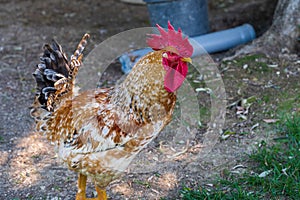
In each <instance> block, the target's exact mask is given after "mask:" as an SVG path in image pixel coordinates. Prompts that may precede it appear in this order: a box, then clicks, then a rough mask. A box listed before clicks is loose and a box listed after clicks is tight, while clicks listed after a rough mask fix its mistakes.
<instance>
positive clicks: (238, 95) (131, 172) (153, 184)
mask: <svg viewBox="0 0 300 200" xmlns="http://www.w3.org/2000/svg"><path fill="white" fill-rule="evenodd" d="M275 5H276V3H274V2H273V1H271V0H263V1H252V2H250V3H249V2H248V1H244V0H213V1H210V4H209V12H210V16H209V18H210V25H211V30H212V31H217V30H222V29H226V28H231V27H234V26H237V25H241V24H243V23H251V24H252V25H253V26H254V27H255V29H256V31H257V33H258V35H260V34H262V33H263V32H264V31H266V30H267V28H268V27H269V26H270V24H271V21H272V14H273V12H274V8H275ZM258 8H259V9H258ZM149 25H150V23H149V19H148V13H147V8H146V6H145V5H134V4H126V3H122V2H120V1H118V0H111V1H92V0H90V1H72V2H67V1H60V0H52V1H21V0H14V1H8V0H2V1H1V2H0V36H1V44H0V53H1V54H0V58H1V59H0V98H1V104H0V109H1V114H0V151H1V157H0V165H1V168H0V176H1V179H0V199H5V200H6V199H7V200H12V199H53V200H54V199H66V200H68V199H74V197H75V194H76V190H77V186H76V184H77V181H76V179H77V175H76V174H75V173H73V172H72V171H70V170H68V169H67V168H66V167H65V166H64V165H63V164H62V163H61V162H60V161H59V160H58V159H57V156H56V155H55V153H54V151H53V146H51V145H50V143H49V142H48V141H47V140H46V139H45V138H43V137H42V136H40V135H39V134H37V133H36V132H34V123H33V120H32V119H31V118H30V116H29V107H30V105H31V103H32V102H33V97H34V87H35V83H34V80H33V78H32V75H31V74H32V72H33V71H34V68H35V65H36V64H37V63H38V61H39V56H40V54H41V52H42V51H41V50H42V45H43V44H44V43H47V42H50V41H51V39H52V38H55V39H56V40H58V41H59V42H60V44H62V46H63V48H64V50H65V51H66V53H67V54H68V55H71V53H72V51H73V49H74V47H75V46H76V45H77V42H78V41H79V40H80V38H81V37H82V35H83V34H84V33H86V32H89V33H90V34H91V40H90V44H89V45H88V47H87V49H86V54H88V52H90V51H91V50H92V49H93V48H94V47H95V45H97V44H99V43H100V42H102V41H104V40H105V39H107V38H109V37H110V36H112V35H115V34H117V33H120V32H122V31H125V30H129V29H132V28H139V27H145V26H149ZM228 54H229V53H228V52H223V53H219V54H215V55H212V57H213V58H214V60H215V61H216V62H218V68H219V70H220V72H221V75H222V78H223V81H224V84H225V89H226V94H227V103H228V105H229V104H232V103H234V102H237V104H233V105H232V106H229V107H228V108H227V110H226V123H225V125H224V127H223V129H222V131H223V132H222V133H228V131H230V132H231V133H232V134H230V135H229V137H228V136H226V134H223V137H222V136H221V135H220V138H218V140H217V143H216V144H215V146H214V147H213V149H212V151H211V152H209V154H208V155H206V156H205V157H201V160H200V159H191V158H192V157H195V156H194V155H197V154H201V149H202V146H203V145H205V144H204V143H202V142H203V141H202V139H203V136H202V135H203V134H204V133H205V132H206V131H207V127H208V121H209V120H206V119H208V118H204V119H203V121H202V126H201V127H199V128H198V129H197V133H196V134H197V136H196V137H195V138H194V139H193V140H191V141H189V143H188V144H187V141H186V140H183V142H182V141H178V142H179V143H181V146H180V145H179V146H180V148H181V147H182V151H179V150H177V149H175V151H174V148H173V149H172V146H171V144H170V142H169V141H170V138H171V140H172V137H173V136H172V134H171V133H172V127H173V126H175V125H174V124H175V122H176V119H175V120H174V121H175V122H173V123H171V125H170V126H169V127H167V128H166V130H165V131H164V132H163V133H162V134H161V136H159V137H158V138H157V139H156V140H155V141H153V142H152V143H151V144H150V145H149V146H148V147H147V148H146V149H145V150H144V151H143V152H141V154H140V155H139V156H138V157H137V159H135V161H134V162H133V164H132V165H131V166H130V168H129V169H128V171H127V172H126V173H125V174H124V176H123V177H122V178H121V179H120V180H117V181H115V182H113V183H112V184H111V185H110V186H109V187H108V188H107V189H108V195H109V198H110V199H160V198H165V199H180V194H179V190H180V189H181V188H182V187H183V186H184V185H185V186H189V187H197V186H201V185H204V184H209V183H211V180H212V179H213V178H214V177H215V176H216V175H222V171H223V170H224V169H229V170H231V169H232V167H233V166H235V165H238V164H241V165H244V166H247V161H246V160H245V153H249V152H251V151H252V150H253V148H254V147H255V146H256V145H257V144H258V143H259V142H260V141H261V140H268V138H270V137H272V134H271V133H272V128H270V126H271V125H269V124H268V123H266V122H264V121H263V119H270V118H271V119H272V118H276V111H277V110H280V108H281V107H283V106H284V105H286V107H287V109H288V110H289V111H290V112H294V111H296V112H297V111H299V110H300V109H299V107H298V108H297V107H296V106H295V105H296V104H294V103H293V101H295V99H296V100H297V101H298V103H299V96H297V94H299V88H300V87H299V75H300V68H299V65H300V59H299V57H297V55H294V54H292V53H290V52H287V51H285V50H284V49H283V51H282V53H281V54H280V55H279V56H278V58H266V57H264V56H254V57H253V56H246V57H244V58H239V59H236V60H233V61H226V62H220V60H221V58H223V57H224V56H225V55H228ZM114 65H115V66H117V67H115V68H113V69H109V70H108V72H107V74H106V78H105V79H107V80H110V81H111V83H112V84H113V83H114V82H115V81H117V80H118V78H119V77H120V76H121V75H122V73H121V71H120V68H119V65H118V64H116V63H115V64H114ZM191 77H193V76H191ZM199 84H201V83H199ZM95 86H96V83H95ZM195 86H196V87H198V86H199V85H195ZM295 95H296V97H297V98H296V97H295ZM199 96H200V97H199V100H201V99H203V102H202V101H201V102H202V107H205V106H210V103H209V102H206V101H205V99H206V100H207V99H208V97H209V95H207V94H205V93H204V94H202V93H200V95H199ZM252 96H255V97H254V99H255V101H254V103H253V104H252V105H251V106H250V108H249V109H248V110H247V109H246V110H247V111H248V113H245V112H244V113H242V115H243V114H244V115H243V116H241V115H237V110H236V109H237V108H239V107H238V106H237V105H238V104H239V102H238V101H239V100H241V99H247V98H249V97H252ZM288 100H290V101H288ZM286 101H288V102H289V104H282V103H283V102H286ZM298 105H299V104H298ZM242 107H243V106H242ZM204 111H205V110H204ZM204 116H209V111H205V112H204ZM243 117H244V118H243ZM177 121H178V120H177ZM226 131H227V132H226ZM222 138H223V139H222ZM185 147H186V148H185ZM172 155H173V156H172ZM87 195H88V196H90V197H92V196H93V195H95V194H94V188H93V184H92V183H90V182H89V184H88V189H87Z"/></svg>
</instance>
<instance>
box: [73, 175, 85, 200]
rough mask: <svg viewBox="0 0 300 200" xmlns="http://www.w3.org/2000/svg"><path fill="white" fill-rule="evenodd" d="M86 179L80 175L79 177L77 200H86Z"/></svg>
mask: <svg viewBox="0 0 300 200" xmlns="http://www.w3.org/2000/svg"><path fill="white" fill-rule="evenodd" d="M86 179H87V177H86V176H85V175H83V174H80V173H79V176H78V191H77V194H76V200H85V199H86V196H85V188H86Z"/></svg>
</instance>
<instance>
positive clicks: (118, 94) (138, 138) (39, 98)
mask: <svg viewBox="0 0 300 200" xmlns="http://www.w3.org/2000/svg"><path fill="white" fill-rule="evenodd" d="M157 26H158V30H159V31H160V35H155V34H151V35H149V38H148V40H147V43H148V45H149V46H150V47H151V48H153V50H154V51H153V52H151V53H149V54H147V55H145V56H144V57H143V58H142V59H140V60H139V61H138V62H137V63H136V65H135V66H134V67H133V69H132V71H131V72H130V73H129V75H128V76H127V77H126V79H125V80H124V82H123V83H121V84H120V85H118V86H115V87H112V88H98V89H92V90H89V91H85V92H82V93H79V94H76V92H75V90H74V84H75V78H76V74H77V72H78V69H79V68H80V66H81V62H82V57H83V54H82V52H83V50H84V48H85V46H86V44H87V39H88V38H89V35H88V34H85V35H84V36H83V38H82V40H81V42H80V43H79V45H78V47H77V49H76V51H75V53H74V54H73V55H72V56H71V59H70V61H68V59H67V57H66V55H65V54H64V52H63V50H62V48H61V46H60V45H59V44H58V43H57V42H56V41H53V44H52V46H50V45H47V44H46V45H45V46H44V54H43V56H42V57H41V58H40V61H41V62H40V64H38V65H37V68H36V70H35V72H34V73H33V75H34V77H35V80H36V83H37V93H36V96H35V100H34V103H33V105H32V109H31V115H32V116H33V117H34V119H35V122H36V130H37V131H38V132H40V133H42V134H43V135H45V136H46V137H47V139H48V140H49V141H50V142H52V143H54V144H55V147H56V151H57V153H58V157H59V158H60V159H61V160H62V161H63V162H64V163H66V165H67V166H68V167H69V169H71V170H73V171H75V172H77V173H79V178H78V192H77V194H76V200H84V199H87V198H86V194H85V188H86V180H87V176H88V177H90V178H91V179H92V180H93V181H94V182H95V187H96V191H97V194H98V197H97V198H94V199H107V195H106V191H105V187H106V186H107V185H108V184H109V183H110V182H111V181H113V180H115V179H117V178H118V177H120V175H121V174H122V172H124V170H125V169H126V168H127V167H128V165H129V164H130V162H131V161H132V160H133V158H134V157H135V156H136V155H137V154H138V153H139V152H140V151H141V150H142V149H143V148H144V147H145V146H146V145H147V144H148V143H149V142H151V141H152V140H153V139H154V138H155V137H156V136H157V135H158V134H159V132H160V131H161V130H162V129H163V128H164V127H165V126H166V125H167V124H168V123H169V122H170V121H171V118H172V113H173V110H174V106H175V102H176V90H177V89H178V88H179V87H180V85H181V84H182V83H183V81H184V78H185V76H186V74H187V71H188V63H189V62H191V59H190V56H191V55H192V52H193V48H192V46H191V44H190V43H189V41H188V39H187V38H183V36H182V33H181V30H180V29H179V30H178V31H176V30H175V29H174V28H173V27H172V25H171V24H170V23H169V25H168V31H165V30H164V29H163V28H161V27H160V26H159V25H157Z"/></svg>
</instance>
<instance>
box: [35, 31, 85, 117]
mask: <svg viewBox="0 0 300 200" xmlns="http://www.w3.org/2000/svg"><path fill="white" fill-rule="evenodd" d="M88 38H89V34H85V35H84V36H83V38H82V39H81V41H80V43H79V44H78V46H77V49H76V51H75V52H74V54H73V55H72V56H71V60H70V61H69V60H68V59H67V57H66V54H65V53H64V52H63V50H62V47H61V46H60V45H59V44H58V43H57V42H56V41H55V40H53V41H52V44H51V45H49V44H45V45H44V54H43V56H42V57H40V63H39V64H38V65H37V66H36V70H35V72H34V73H33V76H34V78H35V81H36V85H37V86H36V89H37V93H36V95H37V100H38V101H39V103H40V104H41V107H42V108H47V110H48V111H51V110H53V108H54V106H53V104H55V103H56V100H57V99H56V98H57V97H62V95H64V94H66V93H68V92H69V91H72V87H73V84H74V79H75V76H76V73H77V71H78V68H79V67H80V65H81V58H82V51H83V50H84V48H85V46H86V44H87V39H88ZM69 94H71V93H69ZM49 98H50V99H49Z"/></svg>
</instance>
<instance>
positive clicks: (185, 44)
mask: <svg viewBox="0 0 300 200" xmlns="http://www.w3.org/2000/svg"><path fill="white" fill-rule="evenodd" d="M156 26H157V28H158V30H159V32H160V35H156V34H149V36H150V37H149V38H148V39H147V44H148V45H149V46H150V47H151V48H152V49H153V50H161V49H164V48H166V47H174V48H175V49H176V51H177V52H174V53H177V54H178V55H180V56H182V57H191V56H192V54H193V47H192V45H191V44H190V43H189V41H188V38H183V36H182V32H181V29H180V28H179V29H178V32H177V31H176V30H175V29H174V27H173V26H172V25H171V23H170V21H168V32H167V31H165V30H164V29H163V28H162V27H161V26H159V25H158V24H156Z"/></svg>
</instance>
